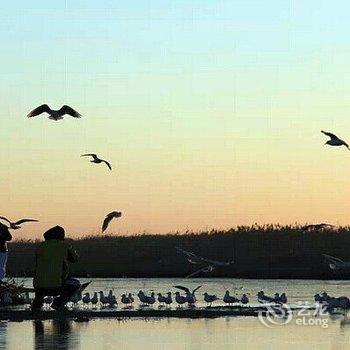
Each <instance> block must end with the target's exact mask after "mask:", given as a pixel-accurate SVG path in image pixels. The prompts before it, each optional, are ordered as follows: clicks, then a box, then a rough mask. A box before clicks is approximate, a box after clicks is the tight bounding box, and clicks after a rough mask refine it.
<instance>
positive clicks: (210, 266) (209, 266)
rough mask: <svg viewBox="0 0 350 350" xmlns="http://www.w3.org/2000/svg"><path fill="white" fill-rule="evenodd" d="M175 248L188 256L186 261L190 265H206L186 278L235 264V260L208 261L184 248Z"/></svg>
mask: <svg viewBox="0 0 350 350" xmlns="http://www.w3.org/2000/svg"><path fill="white" fill-rule="evenodd" d="M175 248H176V249H177V251H179V252H180V253H182V254H183V255H185V256H186V259H187V261H188V262H189V263H190V264H193V265H204V267H201V268H200V269H198V270H197V271H195V272H193V273H191V274H190V275H188V276H186V278H189V277H193V276H195V275H198V274H199V273H201V272H211V271H213V270H214V269H215V268H216V267H219V266H230V265H231V264H233V263H234V261H233V260H229V261H218V260H211V259H207V258H204V257H202V256H200V255H196V254H194V253H192V252H189V251H187V250H184V249H182V248H179V247H175Z"/></svg>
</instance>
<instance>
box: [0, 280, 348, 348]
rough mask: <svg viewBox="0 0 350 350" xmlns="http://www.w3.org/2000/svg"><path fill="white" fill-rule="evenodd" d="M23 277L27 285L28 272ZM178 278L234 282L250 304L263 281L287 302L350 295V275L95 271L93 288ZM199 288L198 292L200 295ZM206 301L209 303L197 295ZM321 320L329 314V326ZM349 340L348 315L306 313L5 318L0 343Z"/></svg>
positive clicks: (168, 285) (259, 344) (339, 343)
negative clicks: (104, 275)
mask: <svg viewBox="0 0 350 350" xmlns="http://www.w3.org/2000/svg"><path fill="white" fill-rule="evenodd" d="M84 281H85V280H84ZM25 283H26V284H27V285H30V283H31V280H29V279H28V280H25ZM177 284H181V285H186V286H188V287H196V286H198V285H202V288H201V289H200V291H201V292H202V293H203V292H204V291H208V292H209V293H214V294H217V295H218V296H222V295H223V293H224V291H225V290H226V289H229V290H230V291H232V292H233V291H234V290H236V291H237V292H238V294H242V293H246V294H249V297H250V299H251V303H252V304H256V297H255V295H256V293H257V292H258V291H259V290H261V289H263V290H264V291H265V292H266V294H273V293H275V292H279V293H281V292H286V293H287V296H288V301H289V302H290V303H297V302H298V301H302V302H303V303H305V302H313V295H314V294H315V293H317V292H322V291H327V293H329V294H330V295H334V296H340V295H348V296H350V282H348V281H313V280H244V279H194V280H193V279H192V280H188V279H186V280H184V279H94V280H93V282H92V283H91V285H90V286H89V289H88V291H90V292H93V291H100V290H104V291H108V290H109V289H112V290H113V291H114V292H115V294H116V295H117V296H120V294H121V293H124V292H132V293H135V294H136V293H137V291H138V290H139V289H143V290H144V291H146V292H150V291H155V292H162V293H165V292H167V291H175V290H176V289H174V288H173V286H174V285H177ZM235 288H236V289H235ZM202 293H198V297H199V298H200V299H202V295H201V294H202ZM220 304H221V303H220V302H217V304H216V305H220ZM201 305H203V306H204V305H205V303H203V302H202V301H201V300H200V302H199V306H201ZM118 307H119V308H120V307H121V306H120V305H119V306H118ZM135 307H136V306H135ZM154 307H157V305H156V306H154ZM297 320H301V321H297ZM317 320H318V321H322V320H325V322H326V327H322V324H321V323H317ZM298 322H299V323H298ZM349 346H350V320H347V319H346V318H345V317H344V316H343V315H335V316H331V317H329V316H325V317H314V316H312V315H309V314H307V315H304V316H302V317H299V316H298V317H296V316H295V318H293V319H291V320H288V322H287V321H286V320H282V321H281V322H276V323H270V324H269V323H268V322H267V324H266V325H264V324H263V323H262V322H261V321H260V320H259V319H258V318H256V317H224V318H217V319H195V320H193V319H174V318H167V319H146V320H144V319H132V320H115V319H107V320H106V319H97V320H91V321H90V322H86V323H78V322H75V321H63V320H61V321H58V320H54V321H25V322H20V323H17V322H0V349H19V348H22V349H70V350H74V349H94V350H98V349H153V350H154V349H169V350H172V349H174V350H175V349H176V350H177V349H213V348H215V349H232V348H235V349H295V348H298V349H310V348H311V347H317V349H348V348H349Z"/></svg>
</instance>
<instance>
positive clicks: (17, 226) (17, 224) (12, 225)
mask: <svg viewBox="0 0 350 350" xmlns="http://www.w3.org/2000/svg"><path fill="white" fill-rule="evenodd" d="M0 220H5V221H6V222H8V223H9V225H10V226H9V228H11V229H12V230H18V229H20V228H21V227H22V226H20V225H21V224H24V223H25V222H38V220H35V219H21V220H18V221H16V222H11V221H10V220H9V219H7V218H5V217H4V216H0Z"/></svg>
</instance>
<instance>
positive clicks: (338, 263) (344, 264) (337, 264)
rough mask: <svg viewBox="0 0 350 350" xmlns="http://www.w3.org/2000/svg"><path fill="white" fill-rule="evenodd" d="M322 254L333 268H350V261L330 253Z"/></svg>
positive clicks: (334, 269)
mask: <svg viewBox="0 0 350 350" xmlns="http://www.w3.org/2000/svg"><path fill="white" fill-rule="evenodd" d="M322 256H323V258H324V260H325V262H326V263H327V264H328V266H329V268H330V269H331V270H333V271H336V270H350V261H344V260H342V259H339V258H336V257H334V256H331V255H328V254H322Z"/></svg>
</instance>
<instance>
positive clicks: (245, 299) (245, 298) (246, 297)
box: [241, 294, 249, 304]
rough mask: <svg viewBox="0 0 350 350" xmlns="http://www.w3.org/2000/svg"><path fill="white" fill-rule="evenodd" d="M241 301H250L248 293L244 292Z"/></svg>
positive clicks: (243, 302)
mask: <svg viewBox="0 0 350 350" xmlns="http://www.w3.org/2000/svg"><path fill="white" fill-rule="evenodd" d="M241 303H242V304H248V303H249V298H248V296H247V294H243V295H242V298H241Z"/></svg>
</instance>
